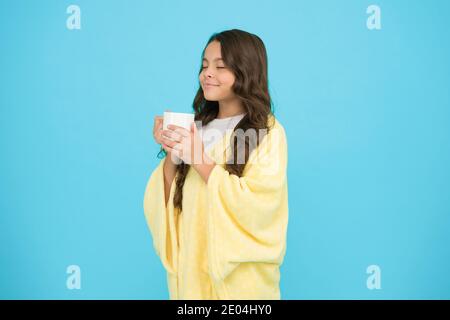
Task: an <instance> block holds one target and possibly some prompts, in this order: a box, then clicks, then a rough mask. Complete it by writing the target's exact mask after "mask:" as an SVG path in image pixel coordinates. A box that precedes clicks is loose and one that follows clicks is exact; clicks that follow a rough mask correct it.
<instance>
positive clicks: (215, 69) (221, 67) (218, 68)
mask: <svg viewBox="0 0 450 320" xmlns="http://www.w3.org/2000/svg"><path fill="white" fill-rule="evenodd" d="M221 58H222V54H221V51H220V42H219V41H213V42H211V43H210V44H209V45H208V46H207V47H206V49H205V54H204V58H203V68H202V72H201V73H200V76H199V80H200V83H201V85H202V88H203V94H204V96H205V99H206V100H209V101H220V100H226V99H229V98H232V97H234V93H233V91H232V89H231V87H232V86H233V83H234V79H235V78H234V74H233V73H232V72H231V70H230V69H228V68H227V67H226V66H225V64H224V62H223V60H221ZM207 83H209V84H212V85H207Z"/></svg>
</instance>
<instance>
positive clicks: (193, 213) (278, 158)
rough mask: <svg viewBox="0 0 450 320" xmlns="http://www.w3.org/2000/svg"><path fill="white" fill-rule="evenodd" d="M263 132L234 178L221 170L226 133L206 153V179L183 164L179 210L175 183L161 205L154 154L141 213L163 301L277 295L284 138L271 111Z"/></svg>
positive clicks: (284, 203)
mask: <svg viewBox="0 0 450 320" xmlns="http://www.w3.org/2000/svg"><path fill="white" fill-rule="evenodd" d="M269 127H270V129H269V131H268V134H267V135H266V136H265V137H264V138H263V140H262V141H261V142H260V144H259V146H258V147H257V148H256V149H254V150H253V152H252V153H251V154H250V157H249V159H248V162H247V164H246V166H245V170H244V172H243V176H242V177H238V176H236V175H234V174H230V173H229V172H228V171H226V170H225V169H224V164H225V162H226V159H227V158H228V157H229V152H230V148H229V145H230V143H229V141H230V137H231V132H227V133H226V134H225V135H224V137H223V138H222V139H221V141H219V142H217V143H216V144H215V145H214V146H213V148H211V149H210V150H209V151H208V152H207V154H208V155H209V156H210V157H211V158H212V159H214V160H215V161H216V163H217V164H216V166H215V167H214V168H213V170H212V171H211V174H210V176H209V178H208V181H207V183H205V181H204V180H203V179H202V178H201V177H200V175H199V174H198V173H197V171H195V170H194V169H193V168H190V170H189V172H188V175H187V177H186V180H185V184H184V187H183V211H182V212H181V213H179V210H178V209H174V206H173V196H174V193H175V183H172V185H171V189H170V197H169V201H168V203H167V207H166V204H165V198H164V174H163V164H164V161H165V159H162V160H161V162H160V163H159V165H158V166H157V168H156V169H155V170H154V171H153V172H152V174H151V176H150V179H149V180H148V183H147V187H146V190H145V195H144V213H145V217H146V220H147V224H148V227H149V229H150V233H151V235H152V237H153V247H154V249H155V250H156V253H157V254H158V256H159V257H160V259H161V262H162V264H163V266H164V268H165V269H166V271H167V283H168V289H169V294H170V299H183V300H190V299H209V300H216V299H281V295H280V288H279V281H280V271H279V267H280V265H281V264H282V262H283V259H284V255H285V252H286V233H287V224H288V189H287V177H286V167H287V140H286V135H285V131H284V128H283V127H282V126H281V124H280V123H279V122H278V120H276V119H275V117H273V116H271V117H270V118H269Z"/></svg>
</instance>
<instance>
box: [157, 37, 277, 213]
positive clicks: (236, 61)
mask: <svg viewBox="0 0 450 320" xmlns="http://www.w3.org/2000/svg"><path fill="white" fill-rule="evenodd" d="M213 41H219V42H220V44H221V54H222V59H223V61H224V63H225V65H226V66H227V67H228V68H229V69H230V70H231V71H232V72H233V74H234V76H235V82H234V84H233V87H232V90H233V92H234V94H235V95H236V96H237V97H238V98H239V99H240V100H241V102H242V104H243V107H244V110H245V113H246V114H245V116H244V117H243V118H242V119H241V120H240V121H239V123H238V124H237V125H236V126H235V128H234V130H233V133H232V135H231V139H230V140H231V141H230V142H231V144H230V146H231V155H232V158H233V160H234V161H226V164H225V169H226V170H227V171H228V172H230V173H231V174H235V175H237V176H239V177H241V176H242V173H243V171H244V168H245V164H246V163H247V160H248V158H249V156H250V153H251V151H252V150H253V149H252V148H251V144H250V143H248V142H247V139H245V137H243V139H244V141H242V140H241V141H238V140H239V139H242V135H236V134H235V132H236V130H238V129H241V130H243V131H244V132H246V130H248V129H254V130H255V131H256V132H257V134H258V139H257V141H256V145H254V146H255V147H256V146H257V145H258V144H259V142H260V141H261V140H262V139H261V136H259V133H260V132H268V131H269V129H270V128H269V124H268V120H269V116H270V115H272V114H273V111H272V100H271V98H270V95H269V89H268V76H267V69H268V67H267V53H266V48H265V46H264V43H263V41H262V40H261V39H260V38H259V37H258V36H257V35H254V34H251V33H248V32H246V31H242V30H238V29H232V30H226V31H223V32H220V33H215V34H213V35H212V36H211V37H210V38H209V40H208V42H207V44H206V46H205V48H204V49H203V52H202V56H201V60H200V61H202V60H203V56H204V54H205V50H206V47H207V46H208V45H209V44H210V43H211V42H213ZM201 63H202V62H201ZM201 71H202V64H201V65H200V71H199V75H200V73H201ZM192 106H193V109H194V112H195V121H201V124H202V126H206V125H207V124H208V123H209V122H211V121H212V120H214V119H215V118H216V117H217V115H218V112H219V103H218V101H208V100H206V99H205V97H204V94H203V89H202V87H201V85H199V89H198V91H197V94H196V95H195V98H194V102H193V105H192ZM238 145H239V146H244V148H245V150H244V151H245V153H244V155H245V157H244V159H245V161H244V163H242V161H236V159H237V155H238V149H237V146H238ZM161 152H163V153H164V154H165V151H164V149H162V150H161ZM189 169H190V165H188V164H185V163H184V162H181V163H180V164H179V165H177V168H176V176H175V183H176V190H175V194H174V198H173V204H174V207H175V208H178V209H180V212H181V210H182V202H183V186H184V182H185V180H186V176H187V174H188V172H189Z"/></svg>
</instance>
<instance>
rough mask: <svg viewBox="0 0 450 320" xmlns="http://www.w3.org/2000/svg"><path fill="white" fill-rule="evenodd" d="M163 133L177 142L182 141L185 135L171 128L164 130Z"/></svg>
mask: <svg viewBox="0 0 450 320" xmlns="http://www.w3.org/2000/svg"><path fill="white" fill-rule="evenodd" d="M162 135H163V136H165V137H168V138H171V139H172V140H174V141H177V142H180V141H181V140H182V139H183V136H182V135H181V134H179V133H178V132H175V131H171V130H163V131H162Z"/></svg>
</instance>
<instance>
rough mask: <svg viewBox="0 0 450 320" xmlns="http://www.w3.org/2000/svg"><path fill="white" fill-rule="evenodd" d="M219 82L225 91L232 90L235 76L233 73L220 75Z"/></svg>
mask: <svg viewBox="0 0 450 320" xmlns="http://www.w3.org/2000/svg"><path fill="white" fill-rule="evenodd" d="M219 82H220V83H221V85H222V86H223V88H224V89H230V90H231V87H232V86H233V84H234V75H233V74H232V73H224V74H222V75H220V78H219Z"/></svg>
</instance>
